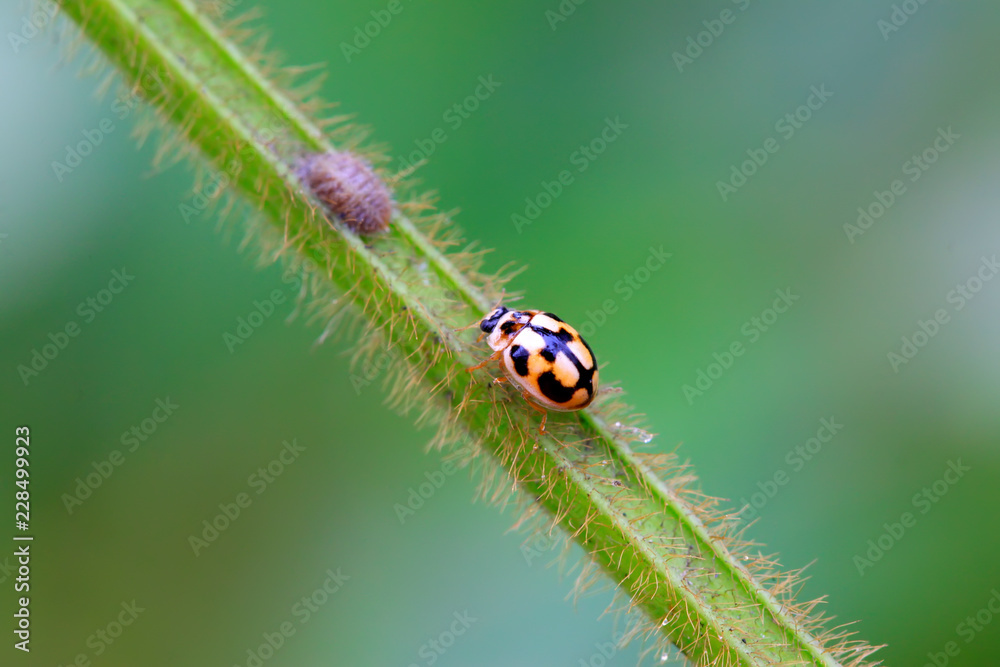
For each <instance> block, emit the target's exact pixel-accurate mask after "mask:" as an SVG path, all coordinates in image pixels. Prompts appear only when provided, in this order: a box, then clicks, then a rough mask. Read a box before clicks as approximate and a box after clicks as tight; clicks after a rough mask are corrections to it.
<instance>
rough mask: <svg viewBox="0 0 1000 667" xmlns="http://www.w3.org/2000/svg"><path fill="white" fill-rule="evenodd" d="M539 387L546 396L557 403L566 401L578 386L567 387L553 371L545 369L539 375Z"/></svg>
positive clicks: (571, 396)
mask: <svg viewBox="0 0 1000 667" xmlns="http://www.w3.org/2000/svg"><path fill="white" fill-rule="evenodd" d="M538 388H539V389H540V390H541V391H542V394H544V396H545V398H547V399H549V400H550V401H553V402H555V403H565V402H566V401H568V400H569V399H571V398H573V394H575V393H576V387H567V386H566V385H564V384H563V383H562V382H560V381H559V380H557V379H556V376H555V375H553V374H552V371H545V372H544V373H542V374H541V375H539V376H538Z"/></svg>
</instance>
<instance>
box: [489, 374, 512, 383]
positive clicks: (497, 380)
mask: <svg viewBox="0 0 1000 667" xmlns="http://www.w3.org/2000/svg"><path fill="white" fill-rule="evenodd" d="M504 382H510V379H509V378H508V377H507V376H506V375H501V376H500V377H496V378H493V384H503V383H504Z"/></svg>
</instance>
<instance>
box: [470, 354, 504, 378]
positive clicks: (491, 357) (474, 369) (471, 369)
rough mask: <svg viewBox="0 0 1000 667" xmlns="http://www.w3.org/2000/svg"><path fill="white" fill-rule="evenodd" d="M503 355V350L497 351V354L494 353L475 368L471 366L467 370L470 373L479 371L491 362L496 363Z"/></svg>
mask: <svg viewBox="0 0 1000 667" xmlns="http://www.w3.org/2000/svg"><path fill="white" fill-rule="evenodd" d="M501 354H503V350H497V351H496V352H494V353H493V354H491V355H490V356H488V357H486V359H484V360H483V361H482V363H478V364H476V365H475V366H469V367H468V368H466V369H465V370H466V371H467V372H469V373H471V372H472V371H477V370H479V369H480V368H482V367H483V366H485V365H486V364H488V363H490V362H491V361H496V360H497V359H499V358H500V355H501Z"/></svg>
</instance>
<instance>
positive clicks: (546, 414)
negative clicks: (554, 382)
mask: <svg viewBox="0 0 1000 667" xmlns="http://www.w3.org/2000/svg"><path fill="white" fill-rule="evenodd" d="M521 396H523V397H524V401H525V403H527V404H528V405H530V406H531V409H532V410H534V411H535V412H541V413H542V424H541V426H539V427H538V433H539V434H540V435H548V431H546V430H545V421H546V420H547V419H548V418H549V411H548V410H546V409H545V408H543V407H542V406H540V405H538V404H537V403H535V402H534V401H532V400H531V398H530V397H529V396H528V395H527V394H525V393H524V392H522V393H521Z"/></svg>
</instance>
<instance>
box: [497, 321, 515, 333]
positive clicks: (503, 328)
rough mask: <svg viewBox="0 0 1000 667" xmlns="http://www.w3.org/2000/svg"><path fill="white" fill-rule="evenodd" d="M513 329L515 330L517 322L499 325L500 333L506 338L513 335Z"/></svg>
mask: <svg viewBox="0 0 1000 667" xmlns="http://www.w3.org/2000/svg"><path fill="white" fill-rule="evenodd" d="M515 329H517V322H515V321H514V320H507V321H506V322H504V323H503V324H501V325H500V331H502V332H503V333H504V334H506V335H508V336H509V335H510V334H512V333H514V330H515Z"/></svg>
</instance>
